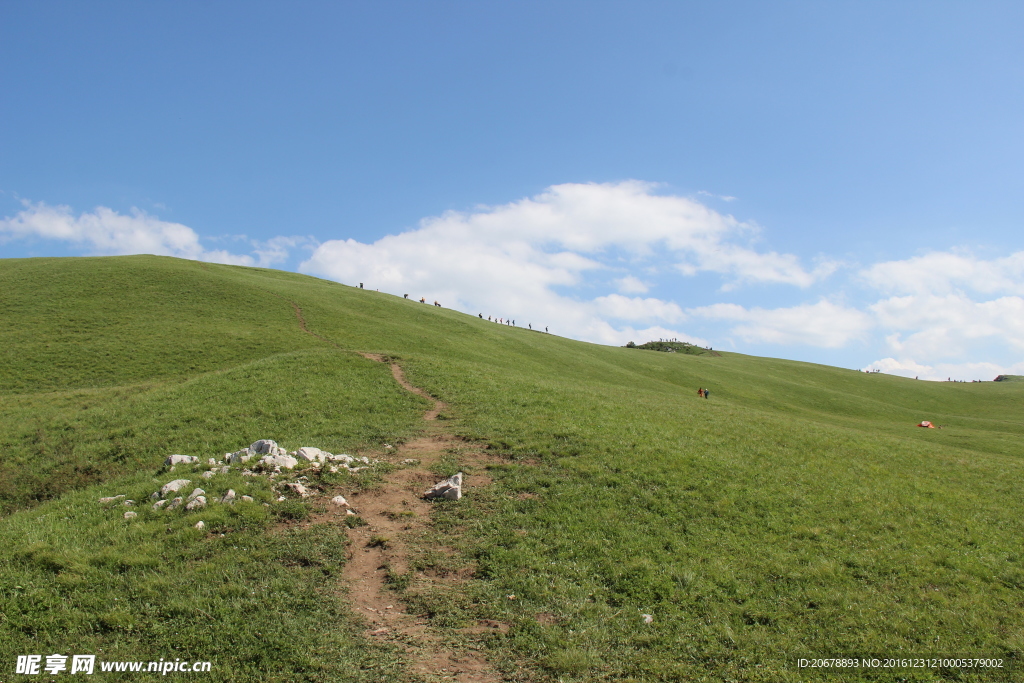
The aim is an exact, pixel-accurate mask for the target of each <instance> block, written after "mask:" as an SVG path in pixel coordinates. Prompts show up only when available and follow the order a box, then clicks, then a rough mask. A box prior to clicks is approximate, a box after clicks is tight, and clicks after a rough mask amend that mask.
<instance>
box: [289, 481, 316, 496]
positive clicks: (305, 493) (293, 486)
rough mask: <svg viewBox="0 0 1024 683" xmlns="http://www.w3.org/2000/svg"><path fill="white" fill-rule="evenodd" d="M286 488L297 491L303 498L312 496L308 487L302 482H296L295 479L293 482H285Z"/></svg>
mask: <svg viewBox="0 0 1024 683" xmlns="http://www.w3.org/2000/svg"><path fill="white" fill-rule="evenodd" d="M285 488H287V489H290V490H291V491H294V492H295V493H297V494H299V495H300V496H302V497H303V498H309V496H310V493H309V491H308V490H307V489H306V487H305V486H303V485H302V484H300V483H298V482H294V481H293V482H289V483H287V484H285Z"/></svg>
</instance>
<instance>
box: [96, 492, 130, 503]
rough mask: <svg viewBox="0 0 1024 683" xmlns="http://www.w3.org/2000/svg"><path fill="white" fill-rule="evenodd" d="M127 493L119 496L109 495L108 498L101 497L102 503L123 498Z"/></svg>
mask: <svg viewBox="0 0 1024 683" xmlns="http://www.w3.org/2000/svg"><path fill="white" fill-rule="evenodd" d="M124 497H125V495H124V494H123V493H122V494H121V495H119V496H107V497H106V498H100V502H101V503H113V502H114V501H117V500H121V499H122V498H124Z"/></svg>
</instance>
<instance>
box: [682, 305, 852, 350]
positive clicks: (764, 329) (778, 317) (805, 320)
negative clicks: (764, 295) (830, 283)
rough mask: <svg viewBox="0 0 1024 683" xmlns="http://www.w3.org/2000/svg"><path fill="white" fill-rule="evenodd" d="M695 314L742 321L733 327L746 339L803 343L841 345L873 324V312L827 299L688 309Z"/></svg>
mask: <svg viewBox="0 0 1024 683" xmlns="http://www.w3.org/2000/svg"><path fill="white" fill-rule="evenodd" d="M687 313H689V314H690V315H692V316H695V317H702V318H709V319H713V320H730V321H736V322H738V323H740V324H738V325H735V326H734V327H733V328H732V329H731V330H730V331H731V333H732V334H735V335H736V336H738V337H740V338H741V339H743V340H744V341H748V342H757V343H770V344H800V345H804V344H805V345H809V346H820V347H825V348H839V347H841V346H844V345H846V344H847V343H848V342H850V341H852V340H854V339H859V338H861V337H863V336H864V334H866V333H867V331H868V330H869V329H871V327H872V321H871V319H870V317H869V316H867V315H866V314H864V313H863V312H861V311H859V310H857V309H855V308H848V307H845V306H839V305H836V304H833V303H831V302H829V301H826V300H821V301H819V302H818V303H816V304H804V305H801V306H793V307H790V308H774V309H764V308H750V309H748V308H744V307H743V306H739V305H737V304H713V305H711V306H701V307H699V308H691V309H688V310H687Z"/></svg>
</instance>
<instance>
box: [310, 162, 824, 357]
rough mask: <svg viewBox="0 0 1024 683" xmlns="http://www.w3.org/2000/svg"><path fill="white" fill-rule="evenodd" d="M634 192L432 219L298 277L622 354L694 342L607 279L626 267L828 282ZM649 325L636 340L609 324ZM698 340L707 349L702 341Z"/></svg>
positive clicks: (663, 309)
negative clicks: (630, 348)
mask: <svg viewBox="0 0 1024 683" xmlns="http://www.w3.org/2000/svg"><path fill="white" fill-rule="evenodd" d="M654 189H655V186H654V185H652V184H649V183H642V182H638V181H626V182H621V183H611V184H596V183H590V184H575V183H569V184H564V185H555V186H553V187H550V188H548V189H547V190H545V191H544V192H542V193H541V194H539V195H537V196H535V197H530V198H525V199H521V200H519V201H516V202H512V203H509V204H504V205H501V206H496V207H482V208H479V209H477V210H476V211H473V212H469V213H458V212H449V213H446V214H444V215H442V216H438V217H433V218H427V219H424V220H422V221H421V222H420V224H419V226H418V227H416V228H415V229H412V230H408V231H406V232H403V233H400V234H397V235H388V236H386V237H383V238H381V239H379V240H377V241H376V242H373V243H372V244H365V243H361V242H357V241H355V240H352V239H348V240H330V241H327V242H324V243H323V244H321V245H320V246H319V247H318V248H317V249H316V251H315V252H314V253H313V254H312V256H311V257H310V258H309V259H308V260H306V261H305V262H304V263H302V265H301V266H300V270H301V271H303V272H307V273H311V274H315V275H320V276H323V277H327V278H331V279H334V280H338V281H341V282H348V283H351V284H355V283H357V282H364V283H366V286H368V287H372V288H374V289H381V290H383V291H387V292H392V293H395V294H409V295H410V296H412V297H414V298H419V297H420V296H425V297H426V298H427V299H429V300H435V299H436V300H438V301H441V302H442V303H444V304H445V305H448V306H451V307H453V308H458V309H461V310H464V311H468V312H471V313H474V312H482V313H483V314H484V315H485V316H486V315H488V314H490V315H495V314H497V315H498V316H500V317H503V318H504V317H511V318H515V319H516V320H517V321H526V320H530V321H534V322H536V323H538V324H545V325H551V326H552V328H553V330H554V329H558V330H559V331H560V332H561V333H564V334H568V335H571V336H575V337H578V338H582V339H588V340H591V341H597V342H603V343H624V342H625V341H629V338H628V336H629V335H633V336H636V337H639V336H640V335H641V334H642V333H643V334H647V333H649V331H650V330H655V329H656V328H657V330H659V331H660V333H661V335H660V336H662V337H664V336H675V337H678V338H686V339H693V338H692V337H690V336H688V335H686V334H684V333H682V332H680V331H679V330H670V329H665V328H662V327H657V325H658V324H661V325H665V324H674V323H677V322H681V321H683V320H684V319H685V317H686V316H685V314H684V313H683V311H682V309H681V308H680V307H679V306H678V305H677V304H675V303H673V302H670V301H662V300H660V299H655V298H630V297H626V296H622V295H621V294H642V293H645V292H646V291H647V290H648V285H647V284H646V283H644V282H643V281H642V280H640V279H639V278H637V277H636V276H634V275H631V274H627V275H625V276H622V277H619V278H617V279H615V278H610V277H609V275H610V274H611V273H612V272H614V271H619V272H621V269H622V264H623V262H628V263H629V264H631V265H632V266H638V267H639V266H641V265H643V264H645V263H649V262H650V261H651V260H652V259H660V260H661V261H664V260H665V259H668V260H669V261H677V260H680V259H682V260H683V261H684V262H685V263H686V264H687V265H686V268H685V269H682V270H683V272H685V273H687V274H696V273H700V272H713V273H718V274H721V275H724V276H726V277H728V278H730V281H731V284H733V285H736V284H738V283H741V282H769V283H782V284H790V285H796V286H800V287H806V286H808V285H810V284H812V283H813V282H815V281H816V280H818V279H820V278H822V277H825V276H827V274H828V272H829V271H828V268H829V266H828V265H825V266H819V267H818V268H817V269H815V270H814V271H811V272H809V271H807V270H805V269H804V268H803V267H802V266H801V265H800V262H799V259H797V258H796V257H795V256H793V255H790V254H778V253H775V252H769V253H761V252H758V251H755V250H753V249H751V248H749V247H747V246H744V245H742V244H740V243H738V242H737V240H740V239H746V238H747V237H750V236H752V235H754V234H756V232H757V228H756V226H753V225H751V224H746V223H741V222H739V221H737V220H736V219H735V218H733V217H732V216H726V215H722V214H720V213H718V212H716V211H713V210H712V209H709V208H708V207H706V206H704V205H702V204H700V203H699V202H696V201H693V200H691V199H687V198H684V197H676V196H662V195H657V194H654ZM588 278H589V279H590V280H593V279H594V278H604V279H607V280H608V286H614V287H615V288H616V289H618V291H619V292H620V293H621V294H605V293H604V292H601V293H600V294H599V295H598V296H596V297H594V298H591V299H589V300H580V299H578V298H576V297H574V296H571V295H568V294H565V293H563V292H564V290H565V289H574V290H575V291H580V289H579V288H580V287H581V285H583V284H584V283H585V282H586V281H587V279H588ZM612 320H618V321H645V322H649V323H652V324H654V325H655V326H654V327H651V328H647V329H644V330H634V329H633V328H630V327H624V328H621V327H616V326H613V325H612V324H610V322H609V321H612ZM701 341H703V340H701Z"/></svg>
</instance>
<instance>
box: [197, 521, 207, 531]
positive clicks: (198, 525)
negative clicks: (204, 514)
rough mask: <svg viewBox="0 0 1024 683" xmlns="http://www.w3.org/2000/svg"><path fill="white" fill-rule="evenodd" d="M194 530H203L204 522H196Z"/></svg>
mask: <svg viewBox="0 0 1024 683" xmlns="http://www.w3.org/2000/svg"><path fill="white" fill-rule="evenodd" d="M196 528H197V529H205V528H206V522H204V521H203V520H199V521H198V522H196Z"/></svg>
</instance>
